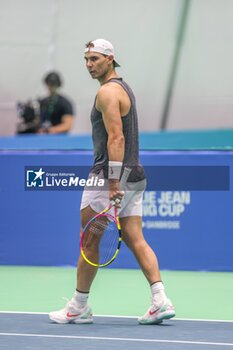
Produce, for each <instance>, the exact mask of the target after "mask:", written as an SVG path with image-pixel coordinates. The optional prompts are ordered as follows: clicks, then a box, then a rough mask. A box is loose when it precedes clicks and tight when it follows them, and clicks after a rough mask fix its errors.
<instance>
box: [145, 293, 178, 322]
mask: <svg viewBox="0 0 233 350" xmlns="http://www.w3.org/2000/svg"><path fill="white" fill-rule="evenodd" d="M175 315H176V314H175V309H174V306H173V305H172V302H171V300H169V299H167V301H166V302H165V304H163V305H162V306H161V307H157V306H156V305H155V304H152V305H151V306H150V308H149V309H148V310H147V312H146V313H145V315H144V316H142V317H139V319H138V322H139V323H140V324H160V323H162V322H163V320H165V319H169V318H172V317H174V316H175Z"/></svg>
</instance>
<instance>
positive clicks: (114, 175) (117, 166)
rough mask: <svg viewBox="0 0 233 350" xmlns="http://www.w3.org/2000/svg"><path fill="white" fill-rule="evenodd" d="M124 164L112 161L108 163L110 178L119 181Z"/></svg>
mask: <svg viewBox="0 0 233 350" xmlns="http://www.w3.org/2000/svg"><path fill="white" fill-rule="evenodd" d="M122 164H123V163H122V162H116V161H113V160H110V161H109V162H108V178H109V179H115V180H119V179H120V177H121V169H122Z"/></svg>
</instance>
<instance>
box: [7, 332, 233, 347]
mask: <svg viewBox="0 0 233 350" xmlns="http://www.w3.org/2000/svg"><path fill="white" fill-rule="evenodd" d="M1 335H2V336H12V337H37V338H59V339H60V338H63V339H82V340H89V341H90V340H104V341H106V340H114V341H125V342H142V343H169V344H195V345H212V346H233V343H217V342H202V341H191V340H168V339H143V338H135V339H134V338H112V337H87V336H78V335H52V334H29V333H24V334H23V333H22V334H21V333H0V336H1Z"/></svg>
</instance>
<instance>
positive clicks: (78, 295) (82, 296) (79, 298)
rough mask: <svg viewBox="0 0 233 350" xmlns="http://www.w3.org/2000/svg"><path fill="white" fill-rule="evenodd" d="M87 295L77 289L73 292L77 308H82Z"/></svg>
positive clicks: (85, 302)
mask: <svg viewBox="0 0 233 350" xmlns="http://www.w3.org/2000/svg"><path fill="white" fill-rule="evenodd" d="M88 297H89V293H81V292H78V291H77V290H76V291H75V293H74V300H75V301H76V303H77V307H78V309H83V308H84V307H85V306H86V305H87V299H88Z"/></svg>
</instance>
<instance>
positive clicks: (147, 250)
mask: <svg viewBox="0 0 233 350" xmlns="http://www.w3.org/2000/svg"><path fill="white" fill-rule="evenodd" d="M120 222H121V227H122V238H123V240H124V242H125V243H126V245H127V246H128V247H129V248H130V250H131V251H132V252H133V253H134V255H135V257H136V259H137V261H138V263H139V265H140V266H141V269H142V271H143V273H144V275H145V276H146V278H147V280H148V281H149V283H154V282H156V281H160V280H161V276H160V272H159V266H158V260H157V257H156V255H155V253H154V252H153V250H152V249H151V247H150V246H149V245H148V243H147V242H146V241H145V239H144V236H143V232H142V218H141V217H140V216H129V217H124V218H121V219H120Z"/></svg>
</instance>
